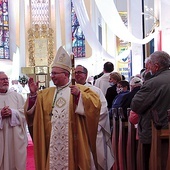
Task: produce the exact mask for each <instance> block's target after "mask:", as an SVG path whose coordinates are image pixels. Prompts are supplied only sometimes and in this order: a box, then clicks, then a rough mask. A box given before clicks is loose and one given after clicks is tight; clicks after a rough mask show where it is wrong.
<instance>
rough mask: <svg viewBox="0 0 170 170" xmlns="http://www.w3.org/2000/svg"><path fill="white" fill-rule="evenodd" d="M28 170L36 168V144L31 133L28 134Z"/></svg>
mask: <svg viewBox="0 0 170 170" xmlns="http://www.w3.org/2000/svg"><path fill="white" fill-rule="evenodd" d="M26 170H35V164H34V146H33V143H32V139H31V137H30V135H28V147H27V168H26Z"/></svg>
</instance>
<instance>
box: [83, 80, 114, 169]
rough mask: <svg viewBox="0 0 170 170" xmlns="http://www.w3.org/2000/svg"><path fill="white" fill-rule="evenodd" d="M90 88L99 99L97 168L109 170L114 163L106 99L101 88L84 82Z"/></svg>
mask: <svg viewBox="0 0 170 170" xmlns="http://www.w3.org/2000/svg"><path fill="white" fill-rule="evenodd" d="M85 86H88V87H89V88H90V89H91V90H93V91H94V92H96V93H97V94H98V95H99V97H100V101H101V104H102V106H101V110H100V119H99V124H98V132H97V139H96V147H97V148H96V149H97V160H98V165H99V169H102V170H110V169H111V167H112V166H113V164H114V155H113V150H112V145H111V132H110V120H109V114H108V109H107V101H106V98H105V96H104V95H103V92H102V91H101V89H99V88H97V87H95V86H92V85H91V84H89V83H86V84H85Z"/></svg>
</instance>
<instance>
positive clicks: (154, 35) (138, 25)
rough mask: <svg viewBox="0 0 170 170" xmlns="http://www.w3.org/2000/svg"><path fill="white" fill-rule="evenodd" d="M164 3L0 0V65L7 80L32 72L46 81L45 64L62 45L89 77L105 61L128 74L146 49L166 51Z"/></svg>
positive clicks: (141, 64)
mask: <svg viewBox="0 0 170 170" xmlns="http://www.w3.org/2000/svg"><path fill="white" fill-rule="evenodd" d="M169 7H170V3H169V1H168V0H162V1H161V0H140V1H137V2H134V1H133V0H126V1H122V0H121V1H118V0H106V1H101V0H86V1H85V0H15V1H13V0H2V1H0V11H1V14H0V16H1V23H0V25H1V46H0V48H1V49H0V50H1V51H0V68H1V70H3V71H5V72H6V73H7V74H8V75H9V77H10V80H11V85H12V80H14V82H15V80H20V78H26V79H28V78H29V77H33V78H34V79H36V80H39V81H40V82H41V83H40V86H41V88H44V87H49V86H52V84H51V81H50V76H49V73H50V64H51V62H52V61H53V59H54V57H55V54H56V51H57V49H58V48H59V47H60V46H63V47H64V48H65V49H66V50H67V52H68V53H69V54H71V53H73V54H74V57H75V64H76V65H77V64H82V65H84V66H85V67H87V68H88V71H89V78H91V77H92V78H93V76H95V75H97V74H99V73H101V72H102V71H103V68H102V67H103V64H104V63H105V62H106V61H110V62H112V63H113V64H114V66H115V71H118V72H120V73H121V74H123V75H124V76H125V77H126V79H127V80H129V78H130V76H132V75H135V74H138V73H139V72H140V70H141V69H142V68H143V67H144V60H145V58H146V57H147V56H149V54H150V53H152V52H153V51H155V50H165V51H167V52H169V48H168V46H167V44H168V43H167V42H168V41H169V38H168V37H169V36H170V32H169V27H170V26H169V25H170V23H169V21H168V20H169V16H170V15H168V13H169V10H168V9H169ZM135 63H138V64H135ZM23 76H24V77H23ZM20 81H22V79H21V80H20Z"/></svg>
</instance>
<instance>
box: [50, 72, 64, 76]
mask: <svg viewBox="0 0 170 170" xmlns="http://www.w3.org/2000/svg"><path fill="white" fill-rule="evenodd" d="M62 73H65V72H51V73H50V76H56V75H58V74H62Z"/></svg>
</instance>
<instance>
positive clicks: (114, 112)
mask: <svg viewBox="0 0 170 170" xmlns="http://www.w3.org/2000/svg"><path fill="white" fill-rule="evenodd" d="M112 115H113V131H112V147H113V153H114V158H115V163H114V165H113V170H119V159H118V141H119V116H118V111H117V108H113V109H112Z"/></svg>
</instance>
